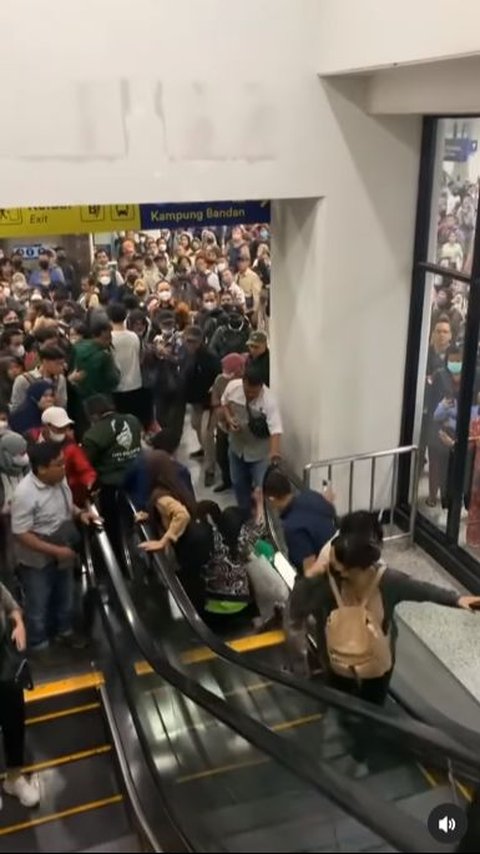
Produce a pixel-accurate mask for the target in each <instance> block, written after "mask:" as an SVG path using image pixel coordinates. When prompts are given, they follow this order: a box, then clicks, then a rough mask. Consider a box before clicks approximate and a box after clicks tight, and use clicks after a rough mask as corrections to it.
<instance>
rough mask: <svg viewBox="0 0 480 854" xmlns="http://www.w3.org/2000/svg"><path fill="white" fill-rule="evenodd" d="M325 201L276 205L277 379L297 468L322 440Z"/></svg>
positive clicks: (289, 449)
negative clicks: (319, 428)
mask: <svg viewBox="0 0 480 854" xmlns="http://www.w3.org/2000/svg"><path fill="white" fill-rule="evenodd" d="M325 207H326V202H325V200H324V199H323V200H320V199H293V200H291V201H288V202H287V201H279V202H275V203H274V204H273V209H272V239H273V244H272V257H273V276H274V287H273V288H272V322H271V339H272V340H271V345H270V346H271V348H272V352H273V359H272V384H273V388H274V389H275V392H276V394H277V396H278V398H279V400H280V403H281V407H282V416H283V422H284V424H283V427H284V431H285V448H284V452H285V454H286V456H287V457H288V459H289V460H291V461H292V463H293V464H294V465H295V468H296V469H297V470H298V471H301V469H302V467H303V466H304V465H306V463H308V462H310V461H311V460H312V459H315V458H316V457H317V454H318V446H319V430H318V425H319V419H320V402H321V397H322V396H321V394H320V388H319V384H320V379H321V375H322V371H321V357H322V352H321V331H320V318H321V306H322V282H323V281H324V268H325V261H326V244H325V225H326V211H325Z"/></svg>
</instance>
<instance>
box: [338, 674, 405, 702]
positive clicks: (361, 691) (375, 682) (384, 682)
mask: <svg viewBox="0 0 480 854" xmlns="http://www.w3.org/2000/svg"><path fill="white" fill-rule="evenodd" d="M391 678H392V670H389V671H388V673H385V675H384V676H379V677H378V679H363V680H362V681H361V682H356V681H355V679H346V678H344V677H343V676H337V675H336V674H335V673H331V674H330V675H329V677H328V684H329V685H330V687H331V688H336V689H337V690H338V691H343V692H344V693H345V694H352V696H354V697H359V698H360V699H361V700H366V702H367V703H373V704H374V705H375V706H383V704H384V703H385V700H386V699H387V694H388V689H389V687H390V681H391Z"/></svg>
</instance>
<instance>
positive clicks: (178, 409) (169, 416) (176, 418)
mask: <svg viewBox="0 0 480 854" xmlns="http://www.w3.org/2000/svg"><path fill="white" fill-rule="evenodd" d="M185 409H186V404H185V401H184V400H183V399H182V398H179V397H167V398H166V397H162V396H161V395H160V394H157V395H156V396H155V417H156V419H157V421H158V423H159V424H160V427H161V428H162V430H168V431H170V432H171V433H172V436H173V437H174V441H175V444H176V445H177V446H178V445H179V444H180V440H181V438H182V433H183V422H184V421H185Z"/></svg>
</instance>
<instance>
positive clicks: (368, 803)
mask: <svg viewBox="0 0 480 854" xmlns="http://www.w3.org/2000/svg"><path fill="white" fill-rule="evenodd" d="M95 536H96V537H97V538H98V542H99V545H100V548H101V549H102V553H103V557H104V562H105V566H106V569H107V571H108V574H109V577H110V580H111V583H112V586H113V590H114V592H115V596H116V599H117V601H118V604H119V606H120V610H121V613H122V616H123V618H124V620H125V621H126V623H127V625H128V626H129V628H130V631H131V634H132V636H133V639H134V641H135V643H136V645H137V647H138V648H139V650H140V652H141V654H142V655H143V656H144V658H145V660H146V661H147V663H148V664H149V665H150V667H151V668H152V670H153V671H154V672H155V673H157V675H158V676H160V677H161V678H162V679H164V680H165V681H166V682H168V683H169V684H170V685H172V686H173V687H174V688H176V689H177V690H178V691H179V692H180V693H182V694H184V695H185V696H186V697H188V698H189V699H190V700H192V701H193V702H194V703H196V704H197V705H198V706H200V707H201V708H203V709H204V710H206V711H207V712H208V713H209V714H210V715H212V716H213V717H214V718H217V719H218V720H219V721H221V722H222V723H223V724H225V725H226V726H227V727H229V728H230V729H231V730H233V731H234V732H236V733H237V734H238V735H240V736H241V737H242V738H244V739H245V740H246V741H248V742H250V744H252V745H253V746H254V747H255V748H257V749H258V750H259V751H260V752H262V753H264V754H267V755H268V756H270V757H272V758H273V759H274V760H275V761H276V762H278V763H279V764H280V765H282V766H283V767H284V768H286V769H287V770H288V771H290V772H291V773H293V774H294V775H295V776H296V777H297V778H299V779H301V780H303V781H304V782H306V783H307V784H309V785H310V786H312V787H313V788H314V789H316V790H317V791H319V792H320V793H321V794H322V795H323V796H324V797H326V798H327V799H329V800H330V801H333V802H334V803H335V804H337V806H339V807H340V808H341V809H342V810H344V811H345V812H347V813H348V814H349V815H352V816H353V817H354V818H355V819H357V821H359V822H360V823H361V824H363V825H366V826H367V827H368V828H369V829H370V830H371V831H372V832H373V833H375V834H377V835H378V836H380V837H381V838H382V839H384V840H385V841H386V842H388V843H390V844H391V845H393V846H395V848H398V849H399V850H400V851H405V852H410V851H411V852H423V851H435V852H437V851H438V852H440V851H444V848H442V846H441V845H435V844H433V846H432V837H431V836H430V834H429V832H428V830H427V828H426V827H425V825H424V824H422V823H421V822H420V821H418V820H416V819H415V818H413V817H410V816H409V817H408V821H406V820H405V819H406V816H405V814H404V813H402V812H401V810H399V809H398V808H397V807H396V806H394V805H393V804H390V803H388V802H382V801H379V800H378V799H377V798H375V797H374V796H373V795H372V794H371V793H370V792H368V790H367V789H366V787H365V786H364V785H362V784H361V783H359V782H356V781H352V780H349V779H348V778H347V777H345V776H344V775H343V774H341V773H340V772H338V771H336V770H335V769H334V768H332V767H331V766H330V764H329V763H328V762H325V761H323V760H318V759H315V761H314V762H312V758H311V756H309V755H308V754H307V753H305V752H304V751H302V750H301V749H300V748H298V747H297V746H296V745H294V744H292V743H290V742H288V741H286V740H284V739H282V738H281V737H280V736H278V735H276V734H275V733H273V732H272V731H271V730H270V729H268V728H267V727H265V726H263V724H261V723H259V722H258V721H256V720H254V719H253V718H250V717H249V716H248V715H246V714H245V713H244V712H241V711H239V710H237V709H235V708H233V707H232V706H231V705H230V704H229V703H228V702H226V701H225V700H223V699H221V698H220V697H218V696H217V695H216V694H213V693H212V692H211V691H208V690H207V689H206V688H204V687H203V686H202V685H199V684H198V682H196V681H195V680H194V679H192V678H190V677H189V676H186V675H185V674H183V673H182V672H181V671H179V670H177V669H176V668H175V667H173V666H172V665H171V664H170V662H169V661H168V660H167V659H166V658H165V657H164V655H163V654H162V652H161V651H160V649H159V647H158V645H157V644H156V643H155V642H154V641H153V640H152V638H151V636H150V634H149V633H148V631H147V630H146V629H145V626H144V625H143V623H142V622H141V620H140V618H139V615H138V613H137V611H136V608H135V606H134V604H133V602H132V600H131V597H130V595H129V593H128V591H127V588H126V585H125V582H124V579H123V576H122V573H121V571H120V568H119V566H118V563H117V559H116V557H115V555H114V552H113V550H112V548H111V545H110V542H109V540H108V537H107V535H106V534H105V532H104V531H103V530H100V529H99V528H98V527H97V528H96V530H95Z"/></svg>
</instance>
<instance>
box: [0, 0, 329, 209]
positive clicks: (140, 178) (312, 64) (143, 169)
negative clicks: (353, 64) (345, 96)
mask: <svg viewBox="0 0 480 854" xmlns="http://www.w3.org/2000/svg"><path fill="white" fill-rule="evenodd" d="M319 11H320V7H319V5H318V1H317V0H243V2H242V3H241V4H238V3H237V2H234V0H202V2H199V0H182V2H181V3H172V2H171V1H170V0H136V2H135V3H132V2H130V0H83V1H82V2H81V3H73V2H72V0H70V2H65V0H2V3H1V4H0V28H1V31H2V33H3V35H4V38H3V39H2V52H1V59H0V63H1V69H2V86H1V88H0V114H1V115H2V116H4V117H5V118H7V117H8V118H9V121H8V122H7V121H5V122H4V126H3V132H2V134H1V138H0V204H1V205H2V206H17V205H55V204H74V203H91V202H103V203H109V202H110V203H113V202H119V201H121V202H139V201H144V202H149V201H150V202H161V201H167V202H172V201H181V200H183V201H195V200H202V199H204V200H208V199H212V200H221V199H230V198H233V199H245V198H247V199H248V198H271V197H282V196H302V195H306V194H308V193H312V192H314V193H315V192H319V190H320V184H321V177H322V172H323V169H324V167H323V164H321V162H319V160H318V157H317V150H316V149H317V138H318V135H319V133H320V130H321V117H320V114H319V105H318V99H317V96H316V85H315V84H316V81H315V73H316V54H315V41H316V37H317V32H318V26H319V24H318V18H319ZM300 135H301V136H302V157H301V158H299V157H298V142H299V136H300Z"/></svg>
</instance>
